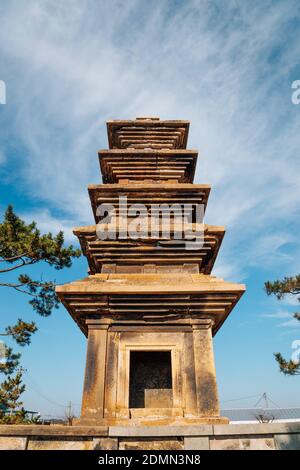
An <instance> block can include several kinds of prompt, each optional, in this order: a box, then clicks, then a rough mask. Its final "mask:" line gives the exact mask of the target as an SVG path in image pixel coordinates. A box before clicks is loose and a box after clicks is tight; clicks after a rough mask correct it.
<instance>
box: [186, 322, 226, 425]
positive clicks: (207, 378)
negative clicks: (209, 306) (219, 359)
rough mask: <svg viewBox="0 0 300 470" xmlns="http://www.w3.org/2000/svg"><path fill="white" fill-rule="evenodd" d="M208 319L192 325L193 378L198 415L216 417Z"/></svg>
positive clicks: (214, 383)
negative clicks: (194, 379)
mask: <svg viewBox="0 0 300 470" xmlns="http://www.w3.org/2000/svg"><path fill="white" fill-rule="evenodd" d="M212 325H213V322H212V320H210V319H203V320H199V321H197V322H195V323H193V325H192V327H193V340H194V358H195V376H196V394H197V408H198V414H199V415H202V416H218V415H219V413H220V410H219V399H218V391H217V381H216V370H215V361H214V353H213V344H212Z"/></svg>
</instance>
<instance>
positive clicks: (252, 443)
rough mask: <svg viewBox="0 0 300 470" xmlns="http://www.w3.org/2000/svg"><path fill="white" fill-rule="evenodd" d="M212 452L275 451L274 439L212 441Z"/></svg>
mask: <svg viewBox="0 0 300 470" xmlns="http://www.w3.org/2000/svg"><path fill="white" fill-rule="evenodd" d="M210 450H275V443H274V439H273V438H272V437H252V436H251V438H248V437H243V438H239V437H234V436H232V437H228V439H226V438H225V439H222V438H216V439H212V440H211V441H210Z"/></svg>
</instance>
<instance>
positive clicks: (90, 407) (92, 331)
mask: <svg viewBox="0 0 300 470" xmlns="http://www.w3.org/2000/svg"><path fill="white" fill-rule="evenodd" d="M107 329H108V325H97V326H94V325H89V331H88V345H87V355H86V367H85V378H84V387H83V398H82V408H81V417H82V418H83V419H86V418H89V419H93V418H96V419H99V418H100V419H101V418H103V416H104V389H105V368H106V344H107Z"/></svg>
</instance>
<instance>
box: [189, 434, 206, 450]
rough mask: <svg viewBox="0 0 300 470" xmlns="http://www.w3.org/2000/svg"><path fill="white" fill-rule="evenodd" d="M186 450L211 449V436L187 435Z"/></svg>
mask: <svg viewBox="0 0 300 470" xmlns="http://www.w3.org/2000/svg"><path fill="white" fill-rule="evenodd" d="M184 450H209V438H208V437H185V438H184Z"/></svg>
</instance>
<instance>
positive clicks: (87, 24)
mask: <svg viewBox="0 0 300 470" xmlns="http://www.w3.org/2000/svg"><path fill="white" fill-rule="evenodd" d="M293 4H294V2H293V1H290V2H279V3H277V4H276V5H274V4H273V3H271V2H269V1H266V2H263V3H262V2H234V1H232V2H226V7H225V6H224V4H223V3H218V2H198V1H187V2H182V3H179V4H177V8H176V7H175V6H174V4H173V3H172V2H150V1H149V2H148V1H145V2H137V1H127V2H120V1H113V0H111V1H110V2H93V1H88V0H87V1H84V0H81V1H75V0H73V1H65V2H61V3H60V4H58V3H57V2H54V1H51V0H49V1H47V2H37V1H28V2H26V4H25V3H24V4H22V3H20V2H18V1H13V2H9V3H7V4H5V5H4V6H2V15H1V31H0V52H1V55H2V57H3V64H4V65H6V72H7V75H8V76H9V80H6V81H7V83H8V85H9V89H10V90H13V93H14V103H15V104H14V105H12V104H8V105H7V106H6V108H5V110H6V112H7V113H12V119H13V122H14V123H15V135H16V136H17V137H18V138H19V139H21V141H22V143H23V145H24V146H25V148H26V152H25V154H24V155H22V159H21V161H19V162H18V165H19V167H18V170H17V171H18V172H19V173H20V177H21V178H22V180H24V181H25V184H26V185H27V189H28V192H29V193H30V195H31V196H34V197H39V198H42V199H43V200H44V201H46V202H47V204H49V206H52V207H55V208H58V209H62V210H63V211H64V212H66V213H68V214H69V219H70V220H72V221H73V220H74V224H75V225H77V224H83V223H90V222H91V212H90V208H89V202H88V198H87V193H86V185H87V184H88V183H93V182H97V181H99V180H100V175H99V170H98V162H97V154H96V151H97V149H98V148H99V147H106V146H107V141H106V136H105V120H106V119H107V118H132V117H135V116H138V115H145V114H153V115H160V116H161V118H171V119H180V118H186V119H190V120H191V131H190V143H189V147H191V148H199V150H200V159H199V164H198V169H197V181H198V182H210V183H212V185H213V191H212V194H211V198H210V202H209V206H208V222H210V223H213V224H226V225H228V234H227V235H226V243H225V246H224V251H223V252H222V254H220V256H221V257H222V258H223V265H222V266H223V267H222V266H220V267H219V268H217V270H219V272H220V273H222V271H223V273H225V274H226V276H225V277H227V274H228V276H231V275H234V274H235V273H236V275H238V276H241V273H244V272H245V270H247V268H248V266H251V265H253V264H255V262H257V263H263V264H265V263H266V264H270V262H271V263H272V262H274V259H275V261H276V262H277V263H280V264H282V265H284V264H286V265H289V264H290V263H291V259H290V256H289V255H287V254H286V253H285V252H284V250H282V248H283V247H284V244H285V243H290V240H288V237H286V233H287V230H285V228H284V224H286V222H287V221H291V220H292V221H293V223H294V224H296V222H295V216H296V214H297V213H298V211H299V198H300V185H299V174H300V159H299V158H298V156H297V155H298V147H299V137H298V135H299V133H298V129H299V112H298V113H297V112H296V109H295V106H293V105H291V100H290V82H289V80H288V78H287V77H289V74H291V73H292V71H293V70H294V67H295V64H296V63H297V61H298V44H299V36H300V33H299V32H297V29H296V27H295V28H294V29H295V30H294V34H293V36H292V37H289V38H288V39H287V37H286V33H285V32H286V31H287V29H286V28H287V25H288V24H289V23H291V22H292V21H299V14H298V12H297V10H296V8H293ZM296 4H297V3H296V2H295V5H296ZM116 12H117V14H116ZM291 28H292V26H291ZM296 78H299V77H293V79H296ZM11 92H12V91H11ZM10 103H11V100H10ZM9 106H14V108H10V107H9ZM50 210H52V209H49V212H48V213H47V214H48V219H49V220H50V221H52V216H51V213H52V212H50ZM61 223H62V225H64V221H61ZM271 227H274V228H272V229H271ZM270 231H271V232H272V233H271V235H270ZM254 242H255V243H254ZM274 251H275V252H276V254H277V255H278V257H277V258H276V257H275V258H274ZM237 252H238V253H239V256H238V258H237V259H236V261H235V264H234V265H232V258H233V256H234V254H235V253H237ZM251 263H252V264H251ZM238 265H239V266H238ZM242 275H244V274H242Z"/></svg>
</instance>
